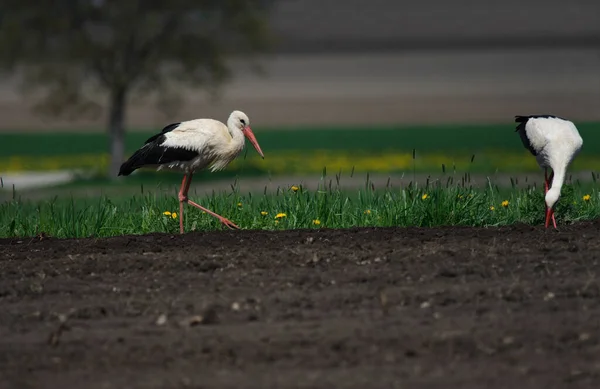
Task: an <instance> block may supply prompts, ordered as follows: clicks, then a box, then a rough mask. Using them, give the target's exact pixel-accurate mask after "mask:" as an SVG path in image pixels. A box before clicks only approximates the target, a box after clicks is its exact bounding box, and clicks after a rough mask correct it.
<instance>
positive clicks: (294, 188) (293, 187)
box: [290, 185, 300, 192]
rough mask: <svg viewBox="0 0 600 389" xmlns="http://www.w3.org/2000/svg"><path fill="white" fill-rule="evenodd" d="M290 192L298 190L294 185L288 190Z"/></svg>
mask: <svg viewBox="0 0 600 389" xmlns="http://www.w3.org/2000/svg"><path fill="white" fill-rule="evenodd" d="M290 189H291V190H293V191H294V192H298V189H300V188H298V187H297V186H296V185H292V187H291V188H290Z"/></svg>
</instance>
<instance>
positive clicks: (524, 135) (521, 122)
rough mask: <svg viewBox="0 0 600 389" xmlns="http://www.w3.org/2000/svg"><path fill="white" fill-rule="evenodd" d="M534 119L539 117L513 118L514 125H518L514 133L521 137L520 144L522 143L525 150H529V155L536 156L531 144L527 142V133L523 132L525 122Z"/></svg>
mask: <svg viewBox="0 0 600 389" xmlns="http://www.w3.org/2000/svg"><path fill="white" fill-rule="evenodd" d="M534 117H539V116H515V123H519V125H518V126H517V129H516V130H515V132H518V133H519V136H520V137H521V142H523V146H525V148H526V149H527V150H529V152H530V153H531V154H533V155H534V156H536V155H537V152H536V151H535V149H534V148H533V147H532V146H531V142H530V141H529V138H528V137H527V132H526V131H525V127H526V126H527V122H528V121H529V119H531V118H534Z"/></svg>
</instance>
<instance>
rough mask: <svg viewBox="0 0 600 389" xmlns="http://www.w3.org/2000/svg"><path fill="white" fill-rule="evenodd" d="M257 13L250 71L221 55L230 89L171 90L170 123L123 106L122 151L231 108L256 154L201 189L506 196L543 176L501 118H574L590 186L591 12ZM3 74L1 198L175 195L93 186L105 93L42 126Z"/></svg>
mask: <svg viewBox="0 0 600 389" xmlns="http://www.w3.org/2000/svg"><path fill="white" fill-rule="evenodd" d="M262 3H265V4H266V3H269V4H270V8H269V10H268V12H266V13H265V21H266V26H267V27H268V29H269V33H270V35H271V37H272V38H273V39H272V41H273V44H272V47H271V48H270V49H269V50H267V51H266V52H261V53H258V54H257V55H255V56H253V57H252V59H250V58H249V57H246V56H245V55H244V54H237V55H236V47H235V46H232V47H231V48H228V49H230V50H228V55H227V59H226V61H227V63H228V65H229V66H230V69H231V74H232V77H231V79H229V80H228V82H226V83H224V84H222V85H221V86H220V87H219V89H218V94H217V96H216V97H217V98H213V96H212V95H211V94H209V93H207V91H206V89H205V88H197V87H189V88H182V89H181V90H180V94H179V99H176V100H174V101H175V102H176V105H177V110H176V111H175V112H173V113H164V112H161V111H160V110H159V109H157V105H156V101H157V96H159V94H160V93H159V92H157V91H156V90H152V91H146V92H143V93H133V94H131V96H130V97H129V98H128V100H127V106H126V108H127V110H126V112H125V117H124V123H125V128H126V132H125V150H126V154H129V153H131V152H132V151H134V150H135V149H136V148H138V147H139V146H140V145H142V144H143V141H144V140H145V139H147V138H148V137H149V136H150V135H152V134H153V133H156V132H157V131H160V129H161V128H162V127H163V126H164V125H166V124H168V123H172V122H178V121H181V120H188V119H193V118H197V117H213V118H216V119H219V120H225V119H226V117H227V115H228V114H229V112H231V111H232V110H233V109H240V110H243V111H245V112H246V113H247V114H248V115H249V117H250V120H251V123H252V126H253V128H254V131H255V133H256V135H257V138H258V140H259V142H260V144H261V146H262V148H263V150H264V152H265V156H266V158H265V159H264V160H261V159H260V158H258V156H257V155H256V153H255V152H254V150H253V149H251V148H247V149H246V151H245V152H244V153H243V154H242V155H241V156H240V157H239V158H238V159H237V160H236V161H234V162H233V163H232V164H231V165H230V166H229V168H228V169H227V170H225V171H223V172H220V173H214V174H211V173H201V174H198V179H197V180H196V181H195V184H194V185H195V187H196V189H197V190H198V191H201V192H205V193H210V192H211V191H212V190H227V189H229V188H230V186H231V185H232V183H233V182H236V184H237V185H239V187H240V188H241V190H243V191H252V192H256V193H259V192H262V191H263V190H264V189H265V188H268V190H269V191H275V190H276V189H277V188H278V187H289V186H290V185H294V184H299V183H302V184H304V185H305V186H306V187H308V188H311V187H313V188H315V187H316V185H317V184H318V183H319V182H320V179H321V176H322V172H323V169H324V168H326V170H327V172H328V173H329V175H330V176H333V175H335V174H338V173H339V172H340V171H341V172H342V175H343V177H344V179H343V180H342V184H343V185H345V186H347V187H348V188H356V187H362V186H364V181H365V177H366V174H370V177H371V180H372V182H374V183H375V185H377V186H383V185H386V184H387V182H388V179H390V180H391V182H392V185H395V186H405V185H408V184H409V183H410V182H411V181H415V180H416V181H419V182H421V183H425V182H426V181H427V180H428V178H429V179H434V180H435V179H437V178H439V177H441V176H444V175H448V174H454V175H455V177H457V178H459V177H461V176H462V175H463V174H465V173H469V174H471V177H472V180H471V182H472V183H473V184H474V185H478V186H485V185H487V178H488V177H491V178H492V179H493V180H494V182H495V183H497V184H498V185H500V186H503V187H507V188H508V187H510V185H511V178H513V181H514V179H520V180H521V181H520V182H522V183H524V182H527V183H532V182H536V183H538V184H539V183H540V182H541V178H542V175H541V172H540V171H539V169H538V168H537V165H536V163H535V159H534V158H533V157H532V156H531V155H530V154H529V153H528V152H527V151H526V150H525V149H524V148H523V146H522V145H521V142H520V139H519V137H518V135H517V134H516V133H515V132H514V128H515V124H514V122H513V118H514V115H527V114H555V115H558V116H562V117H566V118H568V119H571V120H573V121H574V122H575V123H576V124H577V126H578V128H579V129H580V132H581V134H582V136H583V138H584V141H585V144H584V149H583V151H582V153H581V154H580V156H579V157H578V158H577V160H576V161H575V163H574V165H573V167H572V174H573V176H574V177H576V179H579V180H581V181H584V182H590V180H591V178H590V177H591V174H590V173H591V172H595V171H598V170H600V146H598V145H599V144H600V143H599V142H598V141H599V140H600V139H598V138H599V137H600V135H599V134H600V132H599V131H598V130H600V110H599V109H598V107H600V70H599V69H600V23H598V22H597V15H598V14H600V5H599V4H598V3H596V2H590V1H585V0H575V1H572V2H569V3H564V2H560V1H558V0H551V1H542V0H533V1H530V2H527V3H522V2H517V1H516V0H508V1H506V2H502V4H483V3H481V4H480V3H473V2H470V1H456V2H452V3H448V2H444V1H442V0H435V1H433V2H428V3H427V4H425V3H423V4H421V3H414V2H413V3H406V2H396V1H392V0H377V1H369V2H366V1H359V0H351V1H341V0H340V1H328V2H321V1H316V0H307V1H303V2H298V1H272V2H269V1H263V2H262ZM98 4H99V5H97V6H106V5H104V2H99V3H98ZM140 4H141V3H140ZM165 4H166V3H165ZM257 4H258V2H257ZM307 25H310V28H308V29H307V28H306V26H307ZM255 65H258V66H260V67H261V69H262V72H261V73H255V72H254V71H253V69H254V66H255ZM5 75H6V77H4V78H3V79H2V80H1V82H0V114H1V115H2V118H3V120H2V122H0V139H1V141H0V176H1V177H2V184H3V190H2V193H0V196H2V199H9V198H11V197H12V196H13V194H12V190H13V185H14V186H15V187H16V190H17V192H18V193H19V194H20V195H22V196H24V198H27V197H30V198H51V197H53V196H69V195H75V196H85V197H94V196H99V195H101V194H106V193H109V194H111V195H114V196H128V195H130V194H132V193H139V191H140V187H141V185H144V187H145V188H146V190H161V191H172V190H173V188H174V187H175V186H176V185H177V184H178V183H179V181H180V177H179V175H178V174H172V173H171V174H170V173H159V174H157V173H152V172H148V171H146V172H140V173H139V174H134V175H133V176H131V177H127V178H125V179H118V180H115V179H114V177H108V176H106V171H107V169H108V165H109V141H108V135H107V132H106V129H105V127H106V123H107V114H108V104H107V102H106V101H107V99H106V94H103V93H101V92H97V91H94V92H93V93H92V97H94V98H95V100H96V102H97V104H98V107H99V109H100V111H99V112H100V113H99V114H97V115H96V116H93V115H92V116H85V117H72V118H65V117H48V116H40V115H39V114H37V113H36V112H35V111H34V109H33V106H34V103H35V101H36V100H35V99H34V98H33V97H32V95H23V94H21V93H20V89H19V82H20V80H21V79H22V73H21V72H20V71H19V70H17V71H14V72H11V73H6V74H5ZM413 153H414V158H413ZM126 156H127V155H126ZM126 156H125V157H126ZM473 156H474V159H473ZM525 180H527V181H525Z"/></svg>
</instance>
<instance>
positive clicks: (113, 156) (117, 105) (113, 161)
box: [108, 88, 126, 179]
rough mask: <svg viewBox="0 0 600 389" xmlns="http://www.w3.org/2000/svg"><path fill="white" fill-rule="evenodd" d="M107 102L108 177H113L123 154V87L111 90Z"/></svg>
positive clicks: (117, 172) (124, 105) (124, 95)
mask: <svg viewBox="0 0 600 389" xmlns="http://www.w3.org/2000/svg"><path fill="white" fill-rule="evenodd" d="M108 104H109V110H110V114H109V119H108V138H109V142H110V164H109V168H108V177H109V178H110V179H114V178H115V177H117V174H119V168H120V167H121V164H122V163H123V160H124V156H125V123H124V122H125V109H126V90H125V88H116V89H114V90H112V91H111V93H110V100H109V102H108Z"/></svg>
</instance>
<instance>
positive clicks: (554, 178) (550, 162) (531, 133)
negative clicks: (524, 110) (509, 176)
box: [515, 115, 583, 228]
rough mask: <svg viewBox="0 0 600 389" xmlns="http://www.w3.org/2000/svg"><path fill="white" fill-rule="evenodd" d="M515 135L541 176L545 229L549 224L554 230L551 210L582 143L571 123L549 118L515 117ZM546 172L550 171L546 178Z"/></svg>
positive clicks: (549, 116) (553, 117) (541, 116)
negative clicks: (544, 204)
mask: <svg viewBox="0 0 600 389" xmlns="http://www.w3.org/2000/svg"><path fill="white" fill-rule="evenodd" d="M515 122H516V123H519V124H518V125H517V129H516V131H517V132H518V133H519V136H520V137H521V141H522V142H523V145H524V146H525V148H526V149H527V150H529V151H530V152H531V154H533V155H534V156H535V158H536V160H537V163H538V165H539V166H540V167H541V168H542V169H544V172H545V183H544V191H545V202H546V223H545V225H546V228H548V226H549V225H550V220H552V223H553V225H554V228H556V220H555V218H554V206H555V204H556V202H557V201H558V199H559V198H560V191H561V188H562V185H563V184H564V182H565V178H566V174H567V169H568V167H569V166H570V165H571V162H573V159H574V158H575V157H576V156H577V154H578V153H579V151H580V150H581V148H582V147H583V139H582V138H581V136H580V135H579V132H578V131H577V127H575V124H573V122H571V121H569V120H567V119H563V118H560V117H558V116H553V115H530V116H515ZM548 168H550V169H552V173H551V175H550V177H548Z"/></svg>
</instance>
